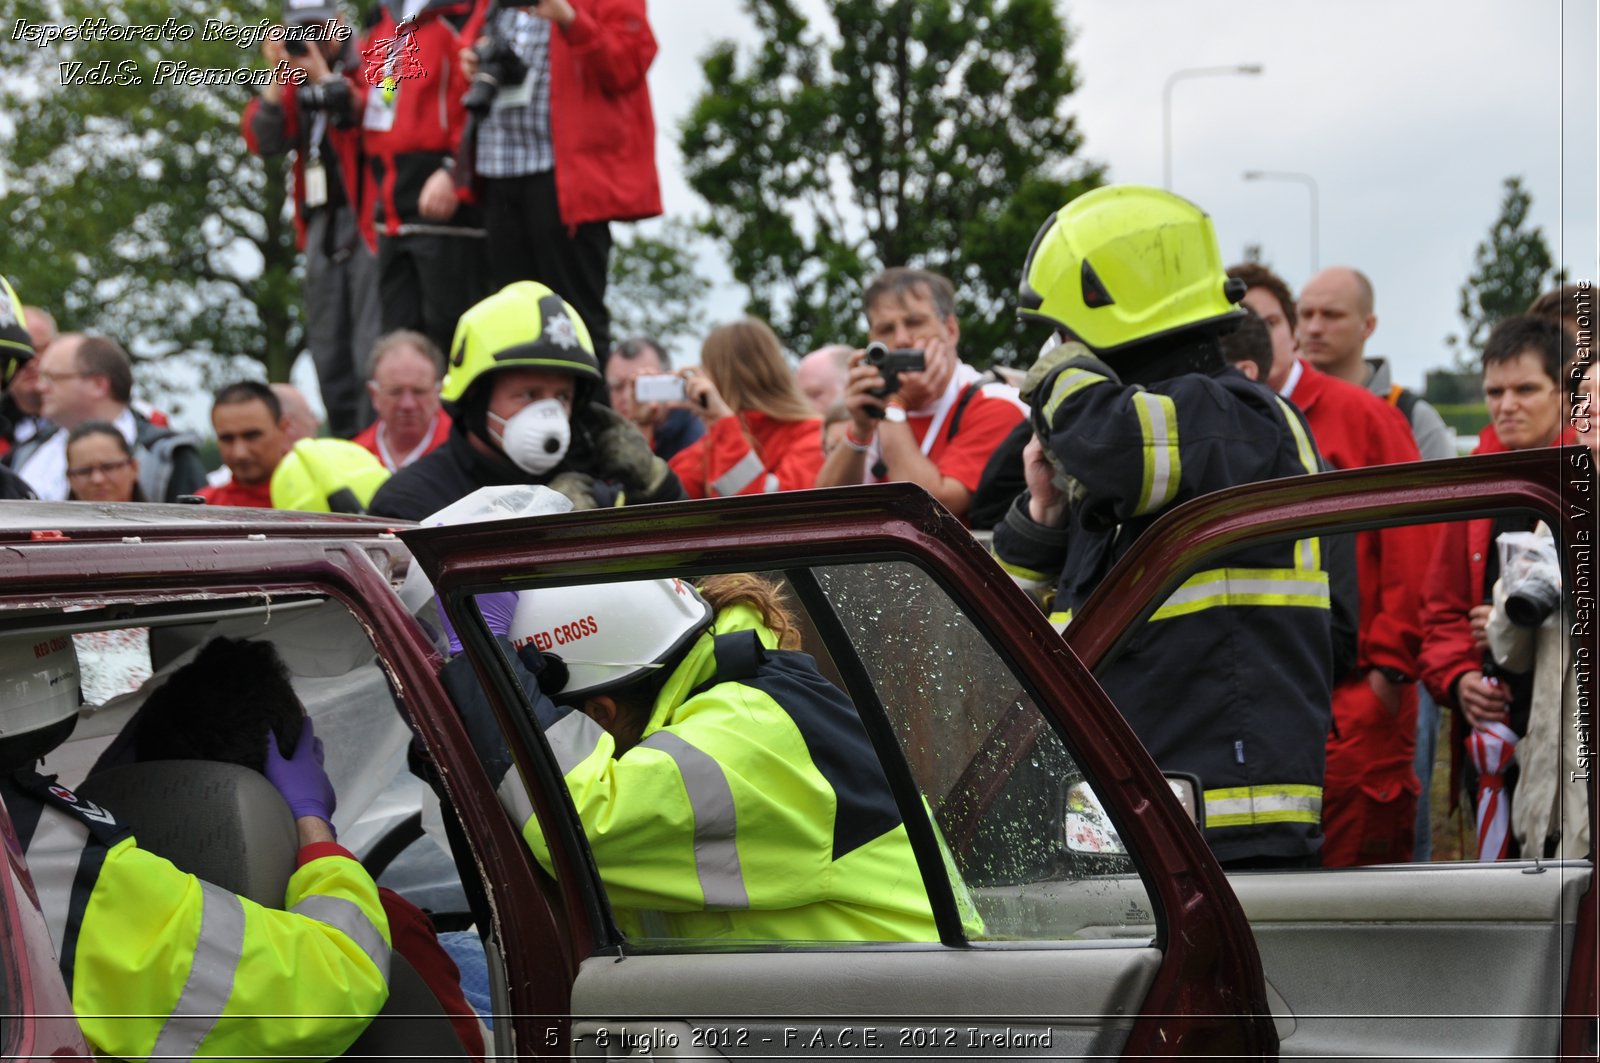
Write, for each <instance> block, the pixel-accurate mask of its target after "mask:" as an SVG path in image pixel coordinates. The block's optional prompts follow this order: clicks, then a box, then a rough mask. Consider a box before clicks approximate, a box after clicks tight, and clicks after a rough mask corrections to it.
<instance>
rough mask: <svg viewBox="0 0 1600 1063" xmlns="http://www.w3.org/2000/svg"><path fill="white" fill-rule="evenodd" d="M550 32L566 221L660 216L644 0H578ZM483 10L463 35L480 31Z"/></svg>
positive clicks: (651, 42)
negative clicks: (567, 21) (566, 20)
mask: <svg viewBox="0 0 1600 1063" xmlns="http://www.w3.org/2000/svg"><path fill="white" fill-rule="evenodd" d="M572 7H573V9H574V11H575V12H576V13H577V17H576V18H574V19H573V20H572V23H571V25H569V26H567V27H565V28H557V27H555V26H554V25H553V24H552V27H551V34H550V139H551V145H552V147H553V148H554V150H555V156H556V170H555V174H556V201H557V203H558V205H559V206H560V209H561V220H562V221H563V222H564V223H565V224H566V225H568V226H578V225H582V224H584V223H585V222H591V221H634V220H637V219H639V218H653V217H655V216H656V215H658V214H660V213H661V186H660V182H659V180H658V178H657V176H656V122H655V115H654V113H653V112H652V111H651V108H650V89H649V86H648V85H646V84H645V73H646V71H648V70H649V69H650V63H651V61H652V60H654V59H655V57H656V38H655V35H654V34H653V33H651V32H650V23H649V22H648V21H647V20H646V19H645V5H644V0H573V2H572ZM483 14H484V10H483V7H482V6H480V8H479V10H478V11H477V12H476V14H475V15H474V18H473V21H472V23H471V24H470V25H469V26H468V28H467V29H466V30H465V31H464V32H463V33H462V39H463V40H465V41H468V42H471V41H474V40H476V39H477V37H478V34H479V32H480V28H479V27H480V25H481V21H482V16H483Z"/></svg>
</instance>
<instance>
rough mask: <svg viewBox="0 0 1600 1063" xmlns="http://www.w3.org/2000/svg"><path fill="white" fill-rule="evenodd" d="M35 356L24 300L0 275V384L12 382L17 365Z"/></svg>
mask: <svg viewBox="0 0 1600 1063" xmlns="http://www.w3.org/2000/svg"><path fill="white" fill-rule="evenodd" d="M32 357H33V337H32V336H30V335H28V323H27V321H25V320H24V319H23V316H22V300H21V299H18V298H17V292H16V289H15V288H12V287H11V282H10V281H8V280H6V279H5V277H4V276H0V384H9V383H11V378H12V376H13V375H15V374H16V371H17V367H18V366H20V365H22V363H23V362H26V361H27V360H28V359H29V358H32Z"/></svg>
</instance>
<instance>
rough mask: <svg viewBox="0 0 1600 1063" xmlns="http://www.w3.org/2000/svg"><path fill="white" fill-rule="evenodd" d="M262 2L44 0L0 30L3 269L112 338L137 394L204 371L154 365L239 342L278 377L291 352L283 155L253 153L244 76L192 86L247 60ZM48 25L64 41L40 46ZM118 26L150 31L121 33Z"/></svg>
mask: <svg viewBox="0 0 1600 1063" xmlns="http://www.w3.org/2000/svg"><path fill="white" fill-rule="evenodd" d="M272 11H273V13H274V14H275V13H276V11H277V9H276V7H274V8H273V9H272ZM265 12H266V9H265V8H263V7H262V6H261V5H260V4H258V3H250V2H246V0H46V2H45V3H42V4H38V5H36V6H35V11H34V12H33V13H30V14H29V15H28V17H27V19H26V21H27V22H29V23H30V24H31V25H32V26H34V27H38V30H35V31H33V34H30V33H29V32H27V31H23V30H16V29H14V25H15V23H20V22H21V21H23V20H22V19H16V20H14V22H13V24H8V25H7V26H6V32H5V34H4V35H3V37H0V68H3V69H4V70H5V71H6V75H7V76H6V77H5V78H4V79H3V81H0V114H5V115H7V116H8V117H9V126H10V128H9V132H7V133H5V134H4V137H3V140H0V189H3V194H0V215H3V216H4V217H5V218H6V219H7V226H6V230H7V231H6V247H5V261H4V264H3V266H0V268H3V269H4V270H5V271H6V272H7V273H8V274H9V275H10V276H11V277H12V278H13V279H14V280H15V282H16V285H17V289H18V292H19V294H21V296H22V298H23V300H24V301H25V302H29V303H36V304H38V305H40V306H44V307H46V308H47V309H50V310H51V311H52V312H54V313H55V314H56V316H57V318H58V319H59V320H60V322H61V324H62V326H63V327H64V328H74V329H77V328H92V329H97V330H99V331H102V332H105V333H106V334H108V335H111V336H115V337H117V338H118V339H119V340H121V341H122V343H123V345H124V346H126V347H128V348H129V349H130V351H132V352H133V353H134V355H135V356H136V357H138V358H140V359H141V361H143V362H145V363H146V364H144V365H141V366H140V367H139V370H138V375H139V378H140V381H141V387H142V388H143V389H145V390H147V391H148V390H149V388H148V384H149V383H150V382H151V381H152V380H156V379H159V378H160V377H162V376H163V375H167V376H169V377H171V378H172V379H174V380H180V379H181V380H187V381H188V382H189V383H188V388H189V390H191V391H192V390H193V389H194V387H195V383H196V382H197V381H198V382H200V383H201V384H205V383H210V382H211V378H214V376H215V373H204V372H202V373H200V374H199V375H198V376H197V374H196V372H195V371H194V369H193V368H191V369H190V371H189V372H187V373H183V372H173V370H176V369H177V366H176V365H173V364H163V365H160V366H153V365H149V364H148V363H149V362H150V361H152V360H159V361H161V362H163V363H174V362H181V361H184V360H186V359H187V360H190V361H194V360H196V359H194V358H193V357H191V356H194V355H198V356H199V358H198V361H200V362H203V363H205V364H206V366H208V367H216V368H220V367H222V366H230V370H229V371H233V369H235V368H236V367H237V363H235V362H234V359H233V358H224V357H220V356H237V355H245V356H248V357H249V358H250V359H253V360H255V361H258V362H260V363H262V364H263V365H264V366H265V369H266V373H267V375H268V377H269V378H270V379H273V380H287V379H288V375H289V367H290V365H291V363H292V361H293V359H294V356H295V355H296V354H297V353H298V351H299V349H300V344H301V322H300V283H299V278H298V273H297V271H296V253H295V248H294V233H293V230H292V227H291V224H290V221H289V216H288V215H287V214H286V212H285V209H284V208H285V199H284V188H285V174H286V166H285V164H284V162H283V161H282V160H278V159H270V160H265V161H263V160H261V159H258V158H256V157H254V156H253V155H251V154H249V152H248V151H247V150H246V148H245V144H244V140H243V137H242V136H241V134H240V129H239V118H240V114H241V112H242V111H243V109H244V106H245V103H246V102H247V101H248V100H249V99H250V97H251V95H252V94H253V93H254V92H255V89H254V88H252V87H251V86H250V85H248V84H240V83H238V82H237V79H236V78H234V77H228V76H223V80H225V81H226V83H223V84H191V83H189V78H190V77H191V76H194V75H192V74H190V73H188V72H189V71H193V70H199V69H204V68H215V69H216V70H219V71H223V72H228V73H229V74H231V73H232V72H235V71H248V70H250V69H252V68H257V69H258V71H259V68H261V67H262V66H263V64H262V62H261V59H260V55H261V53H260V44H259V41H258V40H249V41H246V40H242V39H240V37H239V36H238V34H239V32H240V31H241V30H257V31H258V30H259V27H260V23H261V20H262V16H263V14H264V13H265ZM91 20H92V21H91ZM102 20H103V21H102ZM212 20H215V21H214V22H213V21H212ZM48 27H75V28H77V29H78V30H79V35H78V39H76V40H54V41H51V42H49V43H41V41H40V38H39V37H38V36H37V35H35V34H37V33H38V32H41V31H44V30H45V29H46V28H48ZM119 27H120V28H121V29H120V30H119ZM129 27H155V28H156V29H153V30H151V31H150V32H151V37H153V39H150V38H145V37H141V38H139V39H136V40H130V39H128V37H127V28H129ZM85 30H86V31H88V32H83V31H85ZM208 30H210V31H211V32H209V33H208ZM119 33H120V35H121V38H122V39H108V38H112V37H113V36H116V35H118V34H119ZM224 33H232V34H234V37H233V39H224V38H223V34H224ZM208 36H209V37H211V38H213V39H207V37H208ZM80 64H81V65H80ZM163 64H187V66H186V67H174V66H164V65H163ZM164 371H166V372H165V374H164ZM174 386H179V385H176V384H175V385H174Z"/></svg>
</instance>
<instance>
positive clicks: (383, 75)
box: [361, 19, 427, 99]
mask: <svg viewBox="0 0 1600 1063" xmlns="http://www.w3.org/2000/svg"><path fill="white" fill-rule="evenodd" d="M416 33H417V26H416V23H415V22H413V21H412V20H411V19H406V20H405V21H404V22H402V23H400V25H398V26H396V27H395V30H394V36H393V37H380V38H378V39H376V40H374V41H373V42H372V43H371V44H369V45H367V47H366V48H365V50H363V51H362V53H361V59H362V61H363V63H364V64H365V66H363V68H362V73H364V74H365V75H366V78H367V84H369V85H377V86H379V87H380V88H382V89H383V92H384V95H385V96H386V97H389V98H391V99H392V98H393V96H394V91H395V89H396V88H398V87H399V85H400V82H402V81H405V80H407V79H415V78H420V77H422V76H423V75H424V74H426V73H427V71H425V70H423V68H422V49H421V48H419V47H418V46H417V37H416Z"/></svg>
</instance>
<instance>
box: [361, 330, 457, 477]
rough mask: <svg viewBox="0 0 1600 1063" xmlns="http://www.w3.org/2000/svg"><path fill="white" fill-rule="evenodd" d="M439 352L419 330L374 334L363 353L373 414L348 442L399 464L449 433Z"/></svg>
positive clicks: (386, 462) (399, 466) (394, 465)
mask: <svg viewBox="0 0 1600 1063" xmlns="http://www.w3.org/2000/svg"><path fill="white" fill-rule="evenodd" d="M443 375H444V355H442V354H440V353H439V348H438V347H436V346H434V343H433V341H432V340H430V339H429V338H428V337H426V336H424V335H423V334H422V333H420V332H413V331H411V330H410V329H396V330H395V331H394V332H390V333H388V334H387V335H384V336H382V337H380V338H379V339H378V342H377V344H376V345H375V346H374V347H373V348H372V355H371V357H370V358H368V359H367V395H368V397H370V398H371V400H372V408H373V410H374V411H375V412H376V413H377V415H378V419H377V420H376V421H374V422H373V423H372V424H370V425H368V426H367V429H366V431H364V432H362V433H361V434H360V435H358V436H356V437H355V439H354V440H352V442H355V443H359V444H360V445H361V446H363V447H366V448H367V449H368V450H370V451H372V453H374V454H376V455H377V456H378V460H379V461H381V462H383V467H384V468H386V469H388V470H389V471H390V472H394V471H395V470H397V469H403V468H405V467H406V466H407V465H410V464H411V463H412V462H414V461H416V460H417V459H418V458H420V457H422V456H423V455H425V454H430V453H432V452H433V451H434V450H436V449H438V448H439V447H440V446H441V445H442V444H443V443H444V441H445V440H446V439H448V438H450V415H449V414H448V413H445V412H444V410H443V409H442V408H441V407H440V405H439V379H440V377H442V376H443Z"/></svg>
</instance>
